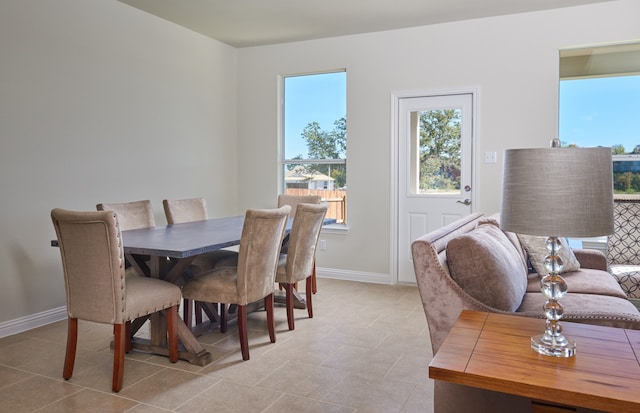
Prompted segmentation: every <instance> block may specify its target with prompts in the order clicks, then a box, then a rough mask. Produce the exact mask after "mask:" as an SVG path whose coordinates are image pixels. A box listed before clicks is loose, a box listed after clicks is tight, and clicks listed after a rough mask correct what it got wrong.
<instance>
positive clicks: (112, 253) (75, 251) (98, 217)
mask: <svg viewBox="0 0 640 413" xmlns="http://www.w3.org/2000/svg"><path fill="white" fill-rule="evenodd" d="M51 220H52V221H53V226H54V227H55V230H56V235H57V237H58V246H59V248H60V255H61V257H62V267H63V269H64V281H65V288H66V296H67V313H68V315H69V317H71V318H78V319H82V320H89V321H95V322H98V323H107V324H120V323H122V322H124V317H125V310H126V308H125V300H124V295H125V275H124V251H123V247H122V242H121V240H122V238H121V235H120V228H119V226H118V216H117V215H116V214H115V213H114V212H112V211H99V212H94V211H85V212H79V211H67V210H63V209H54V210H52V211H51Z"/></svg>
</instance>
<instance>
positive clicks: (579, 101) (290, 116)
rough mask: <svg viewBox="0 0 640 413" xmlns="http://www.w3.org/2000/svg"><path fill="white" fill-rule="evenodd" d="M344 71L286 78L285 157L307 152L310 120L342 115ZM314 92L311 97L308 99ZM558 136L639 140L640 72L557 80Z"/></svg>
mask: <svg viewBox="0 0 640 413" xmlns="http://www.w3.org/2000/svg"><path fill="white" fill-rule="evenodd" d="M346 78H347V76H346V73H345V72H335V73H326V74H321V75H304V76H291V77H286V78H285V143H286V147H285V158H286V159H291V158H294V157H295V156H296V155H302V156H303V157H305V158H306V157H307V155H308V154H307V147H306V144H305V142H304V140H303V139H302V138H300V134H301V133H302V131H303V130H304V128H305V126H307V124H309V123H310V122H314V121H315V122H318V123H319V124H320V127H321V128H322V129H323V130H325V131H331V130H332V129H333V127H334V125H333V122H335V121H336V120H337V119H339V118H341V117H343V116H346V110H347V109H346V103H347V102H346V81H347V79H346ZM310 97H312V98H310ZM559 138H560V140H561V141H562V142H563V144H565V143H566V144H576V145H578V146H580V147H592V146H612V145H623V146H624V148H625V152H631V151H632V150H633V148H634V147H635V146H636V145H640V75H636V76H620V77H603V78H589V79H578V80H563V81H561V82H560V114H559Z"/></svg>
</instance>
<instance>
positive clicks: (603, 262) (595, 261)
mask: <svg viewBox="0 0 640 413" xmlns="http://www.w3.org/2000/svg"><path fill="white" fill-rule="evenodd" d="M573 253H574V254H575V256H576V258H577V259H578V261H579V262H580V266H581V267H584V268H593V269H595V270H602V271H607V268H608V267H607V257H605V255H604V254H603V253H602V251H598V250H588V249H580V248H574V249H573Z"/></svg>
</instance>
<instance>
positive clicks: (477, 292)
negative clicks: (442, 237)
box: [447, 225, 527, 311]
mask: <svg viewBox="0 0 640 413" xmlns="http://www.w3.org/2000/svg"><path fill="white" fill-rule="evenodd" d="M447 263H448V266H449V271H450V273H451V278H453V279H454V280H455V281H456V283H458V285H459V286H460V287H461V288H462V289H463V290H465V291H466V292H467V294H469V295H470V296H472V297H474V298H475V299H477V300H478V301H481V302H482V303H484V304H485V305H488V306H489V307H493V308H497V309H499V310H503V311H515V310H517V309H518V307H520V303H522V298H523V297H524V294H525V292H526V290H527V273H526V271H525V269H524V267H523V265H522V260H521V258H520V256H519V254H518V251H516V249H515V247H514V246H513V244H512V243H511V241H509V239H507V237H506V236H505V234H504V233H503V232H502V230H501V229H500V228H498V227H497V226H495V225H480V226H478V227H477V228H476V229H475V230H473V231H471V232H469V233H467V234H464V235H460V236H459V237H456V238H454V239H452V240H451V241H449V243H448V244H447Z"/></svg>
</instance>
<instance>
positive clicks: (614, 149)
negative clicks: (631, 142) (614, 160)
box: [611, 145, 624, 155]
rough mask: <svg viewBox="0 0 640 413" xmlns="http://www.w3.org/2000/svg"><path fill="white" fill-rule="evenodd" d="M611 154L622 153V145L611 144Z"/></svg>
mask: <svg viewBox="0 0 640 413" xmlns="http://www.w3.org/2000/svg"><path fill="white" fill-rule="evenodd" d="M611 154H612V155H624V145H613V146H611Z"/></svg>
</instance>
